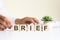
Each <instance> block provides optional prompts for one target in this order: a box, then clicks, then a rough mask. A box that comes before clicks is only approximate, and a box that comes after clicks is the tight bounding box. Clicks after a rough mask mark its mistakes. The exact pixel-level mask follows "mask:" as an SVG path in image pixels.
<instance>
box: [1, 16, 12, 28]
mask: <svg viewBox="0 0 60 40" xmlns="http://www.w3.org/2000/svg"><path fill="white" fill-rule="evenodd" d="M0 24H2V25H4V27H6V28H11V27H12V25H11V23H10V21H9V20H8V19H7V18H6V17H5V16H2V15H0Z"/></svg>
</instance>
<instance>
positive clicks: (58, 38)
mask: <svg viewBox="0 0 60 40" xmlns="http://www.w3.org/2000/svg"><path fill="white" fill-rule="evenodd" d="M59 2H60V1H59V0H4V6H3V5H2V3H1V2H0V3H1V5H0V6H1V7H2V6H3V7H4V8H5V9H6V10H7V12H8V15H6V12H5V13H4V14H5V15H6V16H9V15H11V16H14V17H20V18H21V17H25V16H33V17H37V18H41V17H42V16H44V15H50V16H52V17H54V18H55V19H56V21H57V20H60V18H59V16H60V15H59V14H60V10H59V5H60V3H59ZM0 10H1V9H0ZM3 10H4V9H3ZM3 10H2V12H3ZM6 10H5V11H6ZM18 14H19V15H18ZM8 18H9V17H8ZM58 24H59V23H56V24H52V25H55V26H52V25H49V27H51V29H50V30H49V31H47V32H18V31H17V32H14V31H11V30H10V31H2V32H1V31H0V40H60V25H59V26H56V25H58ZM53 27H58V28H53Z"/></svg>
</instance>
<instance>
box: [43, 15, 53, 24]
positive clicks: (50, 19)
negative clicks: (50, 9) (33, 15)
mask: <svg viewBox="0 0 60 40" xmlns="http://www.w3.org/2000/svg"><path fill="white" fill-rule="evenodd" d="M42 21H43V22H44V24H46V23H48V22H50V21H52V18H51V17H50V16H44V17H42Z"/></svg>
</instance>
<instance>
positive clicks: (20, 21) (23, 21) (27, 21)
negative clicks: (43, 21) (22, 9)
mask: <svg viewBox="0 0 60 40" xmlns="http://www.w3.org/2000/svg"><path fill="white" fill-rule="evenodd" d="M31 23H33V24H35V23H37V24H38V23H39V20H38V19H36V18H32V17H25V18H22V19H19V18H17V19H16V20H15V24H31Z"/></svg>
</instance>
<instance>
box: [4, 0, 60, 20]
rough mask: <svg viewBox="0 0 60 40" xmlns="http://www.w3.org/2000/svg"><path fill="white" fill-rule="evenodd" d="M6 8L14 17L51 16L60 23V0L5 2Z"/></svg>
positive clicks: (15, 0) (9, 0)
mask: <svg viewBox="0 0 60 40" xmlns="http://www.w3.org/2000/svg"><path fill="white" fill-rule="evenodd" d="M4 8H6V10H7V12H8V13H9V14H10V15H11V16H14V17H20V18H22V17H25V16H31V17H37V18H41V17H43V16H45V15H49V16H52V17H53V19H54V20H56V21H60V0H4Z"/></svg>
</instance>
